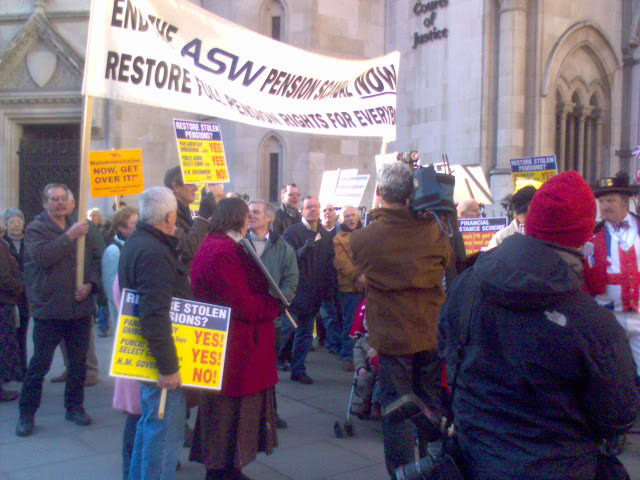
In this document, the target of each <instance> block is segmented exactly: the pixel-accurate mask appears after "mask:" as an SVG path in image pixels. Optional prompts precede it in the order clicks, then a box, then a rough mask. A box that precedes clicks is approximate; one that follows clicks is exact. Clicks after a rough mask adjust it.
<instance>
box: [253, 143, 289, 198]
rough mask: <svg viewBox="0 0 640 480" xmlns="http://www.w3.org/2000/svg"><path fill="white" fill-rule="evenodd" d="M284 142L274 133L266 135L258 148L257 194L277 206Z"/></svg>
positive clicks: (284, 151) (282, 168)
mask: <svg viewBox="0 0 640 480" xmlns="http://www.w3.org/2000/svg"><path fill="white" fill-rule="evenodd" d="M285 153H286V149H285V142H284V140H283V138H282V137H281V136H280V135H278V134H277V133H276V132H269V133H267V134H266V135H265V136H264V137H263V138H262V140H261V141H260V144H259V146H258V165H259V168H258V172H259V176H258V192H259V195H260V197H261V198H262V199H264V200H266V201H267V202H271V203H273V204H275V205H277V204H278V203H279V202H280V186H281V184H282V182H283V180H282V179H283V177H284V175H283V173H284V165H285Z"/></svg>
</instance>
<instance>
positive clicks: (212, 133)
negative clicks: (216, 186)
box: [173, 120, 231, 183]
mask: <svg viewBox="0 0 640 480" xmlns="http://www.w3.org/2000/svg"><path fill="white" fill-rule="evenodd" d="M173 123H174V126H175V129H176V141H177V143H178V154H179V156H180V165H181V167H182V177H183V179H184V183H228V182H229V181H231V178H230V177H229V168H228V167H227V158H226V156H225V154H224V145H223V143H222V133H221V131H220V125H219V124H217V123H208V122H196V121H192V120H174V121H173Z"/></svg>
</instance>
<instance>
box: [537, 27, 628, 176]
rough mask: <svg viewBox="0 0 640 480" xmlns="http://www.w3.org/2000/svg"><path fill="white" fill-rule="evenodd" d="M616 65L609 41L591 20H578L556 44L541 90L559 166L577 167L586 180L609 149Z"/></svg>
mask: <svg viewBox="0 0 640 480" xmlns="http://www.w3.org/2000/svg"><path fill="white" fill-rule="evenodd" d="M618 67H619V61H618V57H617V55H616V54H615V52H614V51H613V48H612V47H611V43H610V42H609V40H608V38H607V37H606V35H605V34H604V33H602V30H601V29H599V28H598V27H597V26H595V25H594V24H591V23H588V22H579V23H576V24H575V25H573V26H572V27H571V28H569V29H568V30H567V31H566V32H565V33H564V34H563V35H562V36H561V37H560V38H559V39H558V41H557V42H556V44H555V45H554V47H553V49H552V51H551V54H550V55H549V59H548V60H547V64H546V68H545V74H544V77H543V84H542V92H541V93H542V96H543V102H547V104H548V107H549V110H548V111H552V112H555V119H553V118H552V117H550V116H548V117H546V120H547V121H550V122H551V121H555V128H554V129H553V131H554V132H555V140H554V142H553V143H552V145H554V146H555V152H556V155H557V156H558V166H559V168H560V170H577V171H579V172H580V173H582V174H583V175H584V176H585V178H586V179H587V180H589V181H594V180H595V179H596V178H597V177H598V176H599V175H600V173H601V170H602V164H603V163H604V159H605V158H606V156H607V153H608V151H609V150H610V147H609V144H610V138H611V132H610V128H611V127H610V122H609V119H610V118H611V114H610V109H611V104H612V100H611V98H612V85H613V83H614V79H615V74H616V71H617V69H618ZM552 91H553V92H554V93H555V95H554V96H553V97H551V95H549V93H550V92H552ZM545 97H546V98H545Z"/></svg>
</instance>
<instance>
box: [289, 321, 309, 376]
mask: <svg viewBox="0 0 640 480" xmlns="http://www.w3.org/2000/svg"><path fill="white" fill-rule="evenodd" d="M291 316H293V318H294V319H295V320H296V322H297V323H298V328H297V329H296V330H295V336H294V338H293V354H292V356H291V375H301V374H303V373H306V368H305V366H304V361H305V359H306V358H307V354H308V353H309V350H311V344H312V343H313V320H314V316H308V317H306V316H304V317H303V316H298V315H294V314H293V313H292V314H291ZM291 335H294V328H293V325H291V322H290V321H289V319H288V318H284V319H283V321H282V338H281V345H282V349H284V348H285V347H286V345H287V342H288V341H289V338H290V337H291ZM281 351H282V350H281Z"/></svg>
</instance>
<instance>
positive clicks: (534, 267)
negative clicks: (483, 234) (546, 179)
mask: <svg viewBox="0 0 640 480" xmlns="http://www.w3.org/2000/svg"><path fill="white" fill-rule="evenodd" d="M473 272H474V273H475V275H476V276H477V277H478V280H479V281H480V285H481V289H482V293H483V296H484V297H485V299H486V300H488V301H490V302H492V303H495V304H497V305H501V306H502V307H504V308H507V309H510V310H532V309H533V310H537V309H539V310H542V309H546V308H548V307H550V306H552V305H555V304H557V303H558V302H560V301H561V300H562V299H563V298H566V296H567V295H568V294H571V293H575V292H577V291H578V290H580V289H581V287H582V278H581V276H580V274H578V273H577V272H576V271H575V270H573V269H572V268H571V267H570V266H569V264H567V263H566V262H565V261H564V260H562V258H560V256H559V255H558V254H557V253H556V252H555V251H554V250H553V248H552V247H551V246H549V245H548V244H546V243H544V242H542V241H541V240H538V239H536V238H533V237H528V236H525V235H521V234H516V235H512V236H511V237H508V238H507V239H506V240H505V241H504V242H502V244H501V245H500V246H499V247H498V248H495V249H493V250H490V251H489V252H487V253H485V254H483V255H480V257H479V258H478V260H477V261H476V263H475V265H474V266H473Z"/></svg>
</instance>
